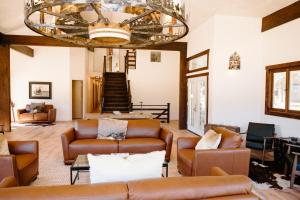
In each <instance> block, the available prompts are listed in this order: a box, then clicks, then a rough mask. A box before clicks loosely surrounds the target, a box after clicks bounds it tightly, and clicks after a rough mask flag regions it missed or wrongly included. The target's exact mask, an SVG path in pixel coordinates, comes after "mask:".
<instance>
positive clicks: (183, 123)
mask: <svg viewBox="0 0 300 200" xmlns="http://www.w3.org/2000/svg"><path fill="white" fill-rule="evenodd" d="M186 57H187V44H185V46H184V45H182V46H181V49H180V79H179V82H180V86H179V129H186V128H187V77H186V73H187V67H186Z"/></svg>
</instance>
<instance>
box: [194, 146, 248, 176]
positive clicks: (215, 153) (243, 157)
mask: <svg viewBox="0 0 300 200" xmlns="http://www.w3.org/2000/svg"><path fill="white" fill-rule="evenodd" d="M250 153H251V151H250V149H247V148H236V149H213V150H197V151H195V160H194V162H193V175H195V176H205V175H209V174H210V169H211V168H212V167H220V168H221V169H223V170H224V171H226V172H227V173H228V174H230V175H246V176H248V173H249V163H250Z"/></svg>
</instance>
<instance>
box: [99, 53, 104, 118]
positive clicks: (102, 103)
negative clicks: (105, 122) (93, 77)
mask: <svg viewBox="0 0 300 200" xmlns="http://www.w3.org/2000/svg"><path fill="white" fill-rule="evenodd" d="M105 73H106V56H104V58H103V70H102V82H101V86H102V87H101V95H100V104H101V105H99V107H100V109H99V110H100V113H102V108H103V105H104V100H105V99H104V84H105Z"/></svg>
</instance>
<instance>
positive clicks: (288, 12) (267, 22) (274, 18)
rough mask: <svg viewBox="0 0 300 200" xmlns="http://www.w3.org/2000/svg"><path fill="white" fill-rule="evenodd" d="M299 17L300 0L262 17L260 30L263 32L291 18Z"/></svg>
mask: <svg viewBox="0 0 300 200" xmlns="http://www.w3.org/2000/svg"><path fill="white" fill-rule="evenodd" d="M298 18H300V1H296V2H295V3H293V4H291V5H289V6H287V7H284V8H282V9H280V10H278V11H276V12H274V13H272V14H270V15H268V16H266V17H264V18H263V19H262V27H261V31H262V32H265V31H267V30H270V29H272V28H275V27H277V26H280V25H282V24H285V23H288V22H290V21H292V20H295V19H298Z"/></svg>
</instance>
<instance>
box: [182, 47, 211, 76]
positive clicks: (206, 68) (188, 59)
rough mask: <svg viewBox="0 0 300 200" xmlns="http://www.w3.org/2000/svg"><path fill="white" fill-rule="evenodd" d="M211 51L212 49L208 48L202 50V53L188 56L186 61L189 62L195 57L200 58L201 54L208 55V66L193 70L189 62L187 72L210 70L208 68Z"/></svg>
mask: <svg viewBox="0 0 300 200" xmlns="http://www.w3.org/2000/svg"><path fill="white" fill-rule="evenodd" d="M209 52H210V50H209V49H207V50H205V51H202V52H200V53H197V54H195V55H193V56H191V57H188V58H187V59H186V62H187V63H188V62H189V61H191V60H193V59H195V58H198V57H200V56H204V55H207V64H206V67H201V68H198V69H193V70H190V69H189V66H188V64H187V65H186V67H187V73H193V72H198V71H204V70H208V68H209Z"/></svg>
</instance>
